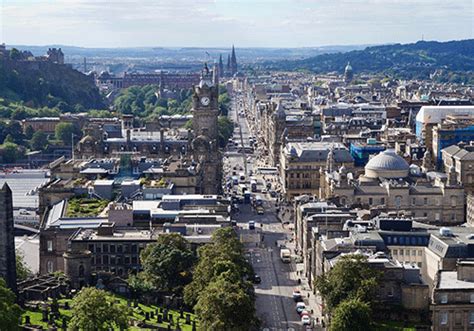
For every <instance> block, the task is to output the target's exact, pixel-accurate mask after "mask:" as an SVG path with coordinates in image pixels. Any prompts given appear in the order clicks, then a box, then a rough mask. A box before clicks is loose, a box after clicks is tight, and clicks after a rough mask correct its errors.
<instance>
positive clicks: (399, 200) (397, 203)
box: [395, 195, 402, 208]
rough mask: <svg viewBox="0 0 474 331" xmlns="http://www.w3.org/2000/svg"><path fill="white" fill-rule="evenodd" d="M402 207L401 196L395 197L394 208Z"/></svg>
mask: <svg viewBox="0 0 474 331" xmlns="http://www.w3.org/2000/svg"><path fill="white" fill-rule="evenodd" d="M401 206H402V196H401V195H397V196H396V197H395V207H397V208H400V207H401Z"/></svg>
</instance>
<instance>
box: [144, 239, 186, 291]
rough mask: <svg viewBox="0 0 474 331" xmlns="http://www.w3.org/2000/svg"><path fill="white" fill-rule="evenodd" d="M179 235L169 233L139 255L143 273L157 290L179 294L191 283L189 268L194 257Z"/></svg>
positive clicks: (184, 240)
mask: <svg viewBox="0 0 474 331" xmlns="http://www.w3.org/2000/svg"><path fill="white" fill-rule="evenodd" d="M188 246H189V244H188V242H187V241H186V239H184V238H183V237H182V236H181V235H180V234H177V233H170V234H165V235H162V236H159V237H158V240H157V242H156V243H154V244H150V245H148V246H147V247H146V248H145V249H144V250H143V251H142V253H141V254H140V260H141V262H142V265H143V272H144V274H145V276H146V278H147V279H149V280H150V281H151V283H152V284H153V285H154V286H155V287H156V288H157V289H159V290H162V291H166V292H181V291H182V289H183V287H184V286H185V285H186V284H188V283H189V282H190V281H191V268H192V267H193V264H194V261H195V256H194V254H193V253H192V251H191V250H190V249H189V248H188Z"/></svg>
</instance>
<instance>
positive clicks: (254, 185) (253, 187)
mask: <svg viewBox="0 0 474 331" xmlns="http://www.w3.org/2000/svg"><path fill="white" fill-rule="evenodd" d="M250 189H251V190H252V192H257V181H256V180H255V179H252V180H251V181H250Z"/></svg>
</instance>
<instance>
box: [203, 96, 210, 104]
mask: <svg viewBox="0 0 474 331" xmlns="http://www.w3.org/2000/svg"><path fill="white" fill-rule="evenodd" d="M210 102H211V100H210V99H209V98H208V97H202V98H201V104H203V105H204V106H208V105H209V103H210Z"/></svg>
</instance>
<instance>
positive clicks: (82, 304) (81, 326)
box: [69, 287, 130, 331]
mask: <svg viewBox="0 0 474 331" xmlns="http://www.w3.org/2000/svg"><path fill="white" fill-rule="evenodd" d="M113 301H114V299H113V298H112V297H111V296H109V295H108V294H107V292H105V291H103V290H98V289H96V288H93V287H85V288H83V289H82V290H81V291H80V292H79V293H78V294H77V295H76V296H75V297H74V298H73V300H72V304H71V313H72V318H71V321H70V323H69V326H70V327H71V328H72V329H73V330H81V331H82V330H83V331H96V330H97V331H102V330H109V329H119V328H122V329H127V326H128V325H127V323H128V315H129V313H130V311H129V308H128V307H126V306H124V305H122V304H118V303H114V304H113V305H111V303H112V302H113Z"/></svg>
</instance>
